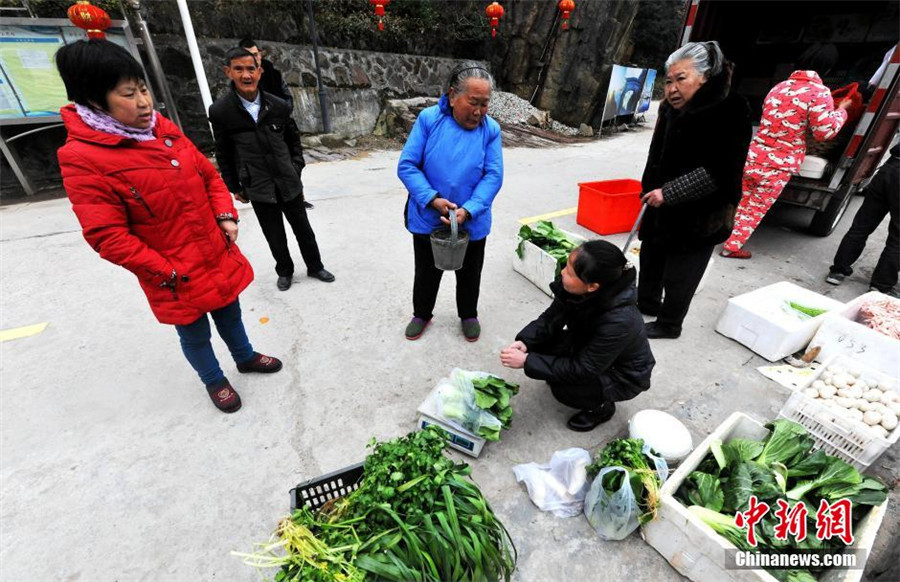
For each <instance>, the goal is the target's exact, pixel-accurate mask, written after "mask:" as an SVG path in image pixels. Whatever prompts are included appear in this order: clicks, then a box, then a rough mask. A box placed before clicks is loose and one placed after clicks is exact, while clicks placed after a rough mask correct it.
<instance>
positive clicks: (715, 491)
mask: <svg viewBox="0 0 900 582" xmlns="http://www.w3.org/2000/svg"><path fill="white" fill-rule="evenodd" d="M685 485H686V487H685V488H684V489H685V491H686V493H687V504H689V505H702V506H703V507H706V508H707V509H711V510H713V511H722V506H723V505H724V503H725V494H724V493H723V492H722V483H721V482H720V481H719V478H718V477H716V476H715V475H710V474H709V473H700V472H698V471H694V472H693V473H691V474H690V475H688V477H687V479H686V481H685Z"/></svg>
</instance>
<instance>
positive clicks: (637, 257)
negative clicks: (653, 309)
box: [625, 240, 715, 295]
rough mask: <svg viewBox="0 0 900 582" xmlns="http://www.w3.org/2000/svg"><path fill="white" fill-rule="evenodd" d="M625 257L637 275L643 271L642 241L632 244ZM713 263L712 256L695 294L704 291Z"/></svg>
mask: <svg viewBox="0 0 900 582" xmlns="http://www.w3.org/2000/svg"><path fill="white" fill-rule="evenodd" d="M625 258H626V259H628V262H629V263H631V264H632V265H634V271H635V273H636V274H637V275H640V273H641V241H639V240H636V241H634V242H633V243H631V244H630V245H628V248H627V249H626V251H625ZM713 263H715V261H714V260H713V259H712V257H710V258H709V262H708V263H707V264H706V270H705V271H703V276H702V277H700V283H698V284H697V290H696V291H694V295H696V294H697V293H700V292H701V291H703V285H704V284H705V283H706V280H707V279H708V278H709V272H710V271H712V268H713Z"/></svg>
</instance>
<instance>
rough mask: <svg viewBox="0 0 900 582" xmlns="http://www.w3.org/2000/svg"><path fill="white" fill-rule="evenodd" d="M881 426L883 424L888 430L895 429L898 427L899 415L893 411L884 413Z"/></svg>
mask: <svg viewBox="0 0 900 582" xmlns="http://www.w3.org/2000/svg"><path fill="white" fill-rule="evenodd" d="M881 426H883V427H884V428H886V429H887V430H894V429H895V428H897V415H896V414H894V413H893V412H887V413H885V414H882V415H881Z"/></svg>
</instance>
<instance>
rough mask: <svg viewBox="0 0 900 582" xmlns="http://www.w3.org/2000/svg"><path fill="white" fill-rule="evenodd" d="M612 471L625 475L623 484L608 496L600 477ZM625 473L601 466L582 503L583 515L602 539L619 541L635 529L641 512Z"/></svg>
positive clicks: (617, 469) (616, 468)
mask: <svg viewBox="0 0 900 582" xmlns="http://www.w3.org/2000/svg"><path fill="white" fill-rule="evenodd" d="M615 471H621V472H622V473H624V474H625V475H624V478H623V479H622V485H621V486H620V487H619V490H618V491H615V492H613V493H609V492H607V491H606V489H605V488H604V487H603V476H604V475H606V474H608V473H612V472H615ZM628 476H629V474H628V471H627V470H626V469H625V468H624V467H604V468H603V469H600V472H599V473H598V474H597V477H595V478H594V482H593V483H592V484H591V489H590V491H588V493H587V496H586V497H585V500H584V515H585V516H586V517H587V519H588V521H589V522H590V524H591V527H593V528H594V531H595V532H597V535H599V536H600V537H601V538H603V539H604V540H622V539H625V538H626V537H628V536H629V534H631V532H633V531H634V530H636V529H637V527H638V516H639V515H640V513H641V509H640V507H638V502H637V499H635V497H634V491H632V490H631V482H630V481H629V479H628Z"/></svg>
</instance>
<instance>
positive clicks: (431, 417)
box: [416, 387, 486, 458]
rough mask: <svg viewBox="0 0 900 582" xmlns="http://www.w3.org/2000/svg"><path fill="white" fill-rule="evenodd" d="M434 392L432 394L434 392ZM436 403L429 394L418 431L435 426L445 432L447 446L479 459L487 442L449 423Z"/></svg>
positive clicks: (420, 411) (423, 404) (421, 408)
mask: <svg viewBox="0 0 900 582" xmlns="http://www.w3.org/2000/svg"><path fill="white" fill-rule="evenodd" d="M434 390H437V387H436V388H434ZM434 390H433V391H432V392H434ZM434 402H435V399H434V398H432V397H431V394H429V396H428V398H426V399H425V401H424V402H423V403H422V404H421V406H419V409H418V412H419V420H418V422H417V423H416V429H418V430H422V429H424V428H426V427H428V426H431V425H434V426H436V427H438V428H440V429H441V430H443V431H444V433H445V434H446V435H447V445H448V446H449V447H451V448H453V449H456V450H457V451H460V452H463V453H465V454H467V455H470V456H472V457H475V458H478V455H480V454H481V449H483V448H484V443H485V442H486V441H485V440H484V439H483V438H481V437H480V436H478V435H476V434H473V433H471V432H469V431H467V430H465V429H464V428H462V427H460V426H456V425H455V424H454V423H451V422H449V421H447V420H446V419H445V418H443V417H442V416H441V415H440V413H438V411H437V408H435V405H434Z"/></svg>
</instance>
